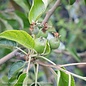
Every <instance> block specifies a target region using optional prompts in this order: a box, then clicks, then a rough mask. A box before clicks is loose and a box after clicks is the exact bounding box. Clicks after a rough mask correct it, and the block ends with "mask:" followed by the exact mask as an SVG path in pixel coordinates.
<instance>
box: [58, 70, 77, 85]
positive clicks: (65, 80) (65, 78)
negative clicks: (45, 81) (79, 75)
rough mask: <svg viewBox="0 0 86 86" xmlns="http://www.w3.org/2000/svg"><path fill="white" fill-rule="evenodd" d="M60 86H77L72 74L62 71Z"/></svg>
mask: <svg viewBox="0 0 86 86" xmlns="http://www.w3.org/2000/svg"><path fill="white" fill-rule="evenodd" d="M59 75H60V76H59V82H58V86H75V81H74V79H73V77H72V76H71V75H70V74H66V73H65V72H62V71H60V73H59Z"/></svg>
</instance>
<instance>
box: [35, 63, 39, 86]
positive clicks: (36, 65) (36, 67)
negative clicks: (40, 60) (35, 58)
mask: <svg viewBox="0 0 86 86" xmlns="http://www.w3.org/2000/svg"><path fill="white" fill-rule="evenodd" d="M38 68H39V65H38V64H37V63H36V64H35V86H37V77H38Z"/></svg>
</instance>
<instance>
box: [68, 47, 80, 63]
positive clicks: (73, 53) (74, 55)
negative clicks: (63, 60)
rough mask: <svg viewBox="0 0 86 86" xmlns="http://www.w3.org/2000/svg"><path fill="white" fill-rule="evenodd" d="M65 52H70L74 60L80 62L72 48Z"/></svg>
mask: <svg viewBox="0 0 86 86" xmlns="http://www.w3.org/2000/svg"><path fill="white" fill-rule="evenodd" d="M67 50H68V51H69V52H70V54H71V55H72V56H73V57H74V59H75V60H76V61H78V62H80V57H79V56H78V55H77V52H76V50H75V49H74V48H69V47H68V48H67Z"/></svg>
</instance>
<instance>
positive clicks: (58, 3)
mask: <svg viewBox="0 0 86 86" xmlns="http://www.w3.org/2000/svg"><path fill="white" fill-rule="evenodd" d="M59 5H60V0H57V1H56V3H55V4H54V6H53V7H52V8H51V9H50V10H49V11H48V12H47V14H46V16H45V18H44V20H43V21H42V25H44V24H45V23H47V22H48V20H49V18H50V17H51V15H52V14H53V12H54V11H55V9H56V8H57V7H58V6H59Z"/></svg>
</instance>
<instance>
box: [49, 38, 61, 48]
mask: <svg viewBox="0 0 86 86" xmlns="http://www.w3.org/2000/svg"><path fill="white" fill-rule="evenodd" d="M49 44H50V47H51V49H57V48H58V47H59V45H60V41H59V39H57V38H51V39H50V40H49Z"/></svg>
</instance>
